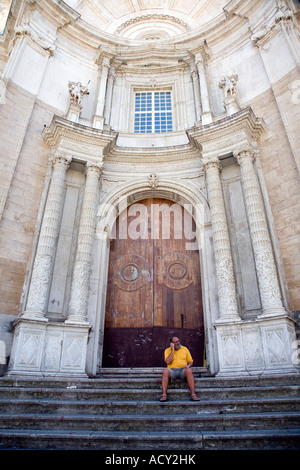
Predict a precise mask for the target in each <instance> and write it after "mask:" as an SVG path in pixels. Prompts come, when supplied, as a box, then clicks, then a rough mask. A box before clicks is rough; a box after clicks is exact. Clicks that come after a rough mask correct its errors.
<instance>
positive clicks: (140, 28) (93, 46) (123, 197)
mask: <svg viewBox="0 0 300 470" xmlns="http://www.w3.org/2000/svg"><path fill="white" fill-rule="evenodd" d="M0 14H1V23H0V29H1V28H2V31H1V32H0V69H1V82H0V94H1V96H0V122H1V125H0V136H1V155H0V158H1V160H0V165H1V167H0V168H1V171H0V174H1V193H0V194H1V199H0V250H1V252H0V273H1V286H0V291H1V296H0V362H1V370H2V374H11V375H13V374H14V375H24V374H29V375H32V374H36V375H43V376H45V375H50V376H51V375H54V376H70V377H77V376H78V377H84V376H90V377H94V376H96V375H97V374H98V373H99V371H100V370H102V369H103V368H108V367H109V368H153V367H154V368H156V367H163V366H164V364H163V351H164V349H165V348H166V347H168V346H169V338H170V337H172V336H174V335H176V336H178V337H179V338H180V339H181V341H182V343H183V344H184V345H186V346H187V347H189V348H190V350H191V352H192V355H193V358H194V365H195V366H198V367H200V368H203V370H207V371H208V372H209V373H211V374H213V375H217V374H218V375H219V376H232V375H234V376H238V375H249V374H251V375H254V374H274V373H276V374H277V373H278V374H280V373H293V372H296V371H298V370H299V340H298V339H297V332H298V327H297V320H298V316H299V313H300V268H299V266H300V248H299V247H300V230H299V227H300V184H299V170H300V152H299V148H300V134H299V120H300V71H299V70H300V35H299V31H300V29H299V22H300V9H299V3H298V2H297V1H292V0H278V1H273V0H256V1H250V0H231V1H228V0H225V1H224V0H215V1H213V2H211V1H209V0H201V1H196V0H186V1H185V2H183V1H181V0H173V1H170V0H164V1H156V0H154V1H151V2H150V1H144V0H137V1H133V0H131V1H129V0H128V1H127V0H124V1H123V0H122V1H112V0H111V1H109V2H108V1H105V0H85V1H83V0H65V1H58V0H47V1H46V0H12V1H11V2H10V1H7V2H4V7H2V10H1V11H0Z"/></svg>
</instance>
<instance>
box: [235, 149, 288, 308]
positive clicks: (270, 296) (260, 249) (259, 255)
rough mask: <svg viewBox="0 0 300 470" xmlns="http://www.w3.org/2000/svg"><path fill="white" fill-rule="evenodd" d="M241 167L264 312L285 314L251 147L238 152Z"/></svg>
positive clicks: (236, 155)
mask: <svg viewBox="0 0 300 470" xmlns="http://www.w3.org/2000/svg"><path fill="white" fill-rule="evenodd" d="M234 155H235V157H236V158H237V161H238V163H239V165H240V167H241V173H242V182H243V190H244V195H245V202H246V207H247V213H248V219H249V226H250V233H251V239H252V245H253V251H254V259H255V264H256V270H257V278H258V284H259V290H260V296H261V303H262V313H263V315H267V314H268V315H269V314H270V315H276V314H280V315H282V314H286V311H285V309H284V307H283V305H282V300H281V294H280V288H279V283H278V278H277V271H276V266H275V261H274V256H273V250H272V245H271V240H270V236H269V231H268V226H267V221H266V218H265V210H264V205H263V201H262V196H261V191H260V187H259V184H258V180H257V177H256V174H255V170H254V166H253V161H254V156H253V154H252V153H251V152H250V151H249V150H242V151H239V152H236V153H235V154H234Z"/></svg>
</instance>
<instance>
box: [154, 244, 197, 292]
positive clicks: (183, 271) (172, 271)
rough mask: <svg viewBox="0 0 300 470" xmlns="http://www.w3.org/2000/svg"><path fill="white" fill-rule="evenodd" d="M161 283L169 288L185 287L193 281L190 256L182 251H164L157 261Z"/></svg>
mask: <svg viewBox="0 0 300 470" xmlns="http://www.w3.org/2000/svg"><path fill="white" fill-rule="evenodd" d="M159 272H160V275H161V279H162V283H163V284H164V285H165V286H166V287H169V288H170V289H185V288H186V287H188V286H189V285H190V284H192V282H193V275H192V273H193V269H192V264H191V258H190V257H189V256H188V255H187V254H186V253H183V252H179V251H175V252H170V253H166V254H165V256H164V257H163V258H162V259H161V260H160V261H159Z"/></svg>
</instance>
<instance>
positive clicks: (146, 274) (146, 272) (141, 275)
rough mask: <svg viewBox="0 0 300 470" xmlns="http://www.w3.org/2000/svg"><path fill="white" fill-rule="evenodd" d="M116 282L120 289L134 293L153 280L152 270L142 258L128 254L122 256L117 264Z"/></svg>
mask: <svg viewBox="0 0 300 470" xmlns="http://www.w3.org/2000/svg"><path fill="white" fill-rule="evenodd" d="M115 271H116V272H115V276H114V282H115V285H116V286H117V287H119V289H122V290H126V291H133V290H137V289H140V288H141V287H143V285H144V284H145V283H146V282H148V281H149V280H151V272H150V268H149V266H148V264H147V262H146V260H145V258H143V257H142V256H139V255H135V254H128V255H124V256H121V257H120V258H119V259H118V260H117V262H116V264H115Z"/></svg>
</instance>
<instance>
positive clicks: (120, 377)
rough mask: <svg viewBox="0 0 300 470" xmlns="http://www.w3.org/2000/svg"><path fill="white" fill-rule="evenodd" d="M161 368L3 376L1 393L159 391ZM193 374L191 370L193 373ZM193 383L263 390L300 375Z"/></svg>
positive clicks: (178, 384) (296, 381) (210, 379)
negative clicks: (18, 390)
mask: <svg viewBox="0 0 300 470" xmlns="http://www.w3.org/2000/svg"><path fill="white" fill-rule="evenodd" d="M162 370H163V369H162V368H161V369H159V371H158V372H156V373H155V374H152V375H151V374H150V375H147V374H145V373H144V372H140V369H139V370H134V372H133V371H132V372H130V373H129V374H127V373H125V372H124V371H123V372H118V373H114V372H113V370H111V371H110V372H106V373H102V375H101V377H100V376H99V377H96V378H73V379H66V378H63V377H45V378H41V377H39V376H28V377H26V376H23V377H14V376H4V377H0V391H1V388H2V387H23V388H28V387H37V388H50V387H54V388H57V387H60V388H67V387H71V386H74V387H77V388H80V389H83V388H87V389H97V388H109V389H114V388H134V389H136V388H141V389H145V388H153V387H155V388H156V387H157V388H160V387H161V373H162ZM193 370H194V369H193ZM194 377H195V383H196V386H197V387H198V388H213V387H217V388H218V387H219V388H221V387H222V388H231V387H251V386H252V387H264V386H268V385H269V386H276V387H280V386H282V385H283V386H286V385H299V386H300V374H291V375H283V376H281V375H273V376H272V375H271V376H245V377H238V378H235V377H226V378H225V377H201V378H200V377H199V374H198V373H196V372H195V371H194ZM181 387H182V382H181V381H176V382H175V383H174V384H172V385H171V386H170V388H181Z"/></svg>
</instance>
